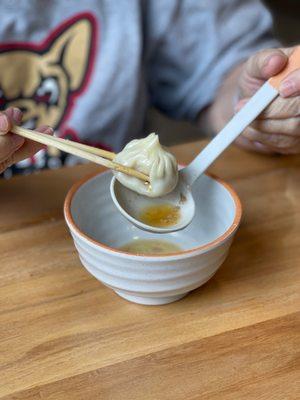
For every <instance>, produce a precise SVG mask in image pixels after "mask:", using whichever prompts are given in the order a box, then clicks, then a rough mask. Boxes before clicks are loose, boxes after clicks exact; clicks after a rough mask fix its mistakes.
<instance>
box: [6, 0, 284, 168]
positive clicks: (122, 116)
mask: <svg viewBox="0 0 300 400" xmlns="http://www.w3.org/2000/svg"><path fill="white" fill-rule="evenodd" d="M271 27H272V21H271V18H270V15H269V13H268V11H267V10H266V9H265V8H264V7H263V6H262V4H261V3H260V1H258V0H243V1H240V0H84V1H78V0H64V1H59V0H1V2H0V107H1V109H3V108H6V107H9V106H17V107H20V108H21V109H23V111H24V122H25V125H26V126H27V127H30V128H35V127H37V126H38V125H41V124H49V125H51V126H52V127H54V128H55V130H56V133H57V135H59V136H62V137H69V138H71V139H73V140H80V141H82V142H86V143H89V144H92V145H99V146H104V147H105V146H107V147H110V148H112V149H113V150H115V151H117V150H119V149H120V148H121V147H122V146H123V145H124V144H125V143H126V142H127V141H128V140H130V139H132V138H133V137H139V136H141V135H144V134H145V132H144V129H143V125H144V119H145V113H146V111H147V108H148V107H149V105H154V106H156V107H157V108H159V109H160V110H161V111H163V112H164V113H166V114H167V115H169V116H171V117H172V118H177V119H186V120H190V121H194V120H195V119H196V116H197V114H198V113H199V111H201V109H203V108H204V107H206V106H208V105H209V104H210V103H211V102H212V101H213V99H214V96H215V94H216V91H217V88H218V86H219V85H220V83H221V82H222V79H223V77H224V75H226V74H227V73H228V72H229V71H230V69H232V68H233V67H234V66H235V65H236V64H238V63H240V62H241V61H242V60H244V59H246V58H247V57H249V55H251V54H252V53H254V52H255V51H257V50H259V49H261V48H266V47H272V46H274V45H275V44H276V42H275V41H274V40H273V38H272V34H271ZM44 157H45V154H44V153H43V152H41V153H40V154H39V155H38V156H37V157H36V158H35V163H36V167H44V166H45V160H44ZM31 161H33V160H31ZM29 165H30V162H29V160H27V161H25V162H23V163H21V164H19V167H20V168H25V167H28V166H29Z"/></svg>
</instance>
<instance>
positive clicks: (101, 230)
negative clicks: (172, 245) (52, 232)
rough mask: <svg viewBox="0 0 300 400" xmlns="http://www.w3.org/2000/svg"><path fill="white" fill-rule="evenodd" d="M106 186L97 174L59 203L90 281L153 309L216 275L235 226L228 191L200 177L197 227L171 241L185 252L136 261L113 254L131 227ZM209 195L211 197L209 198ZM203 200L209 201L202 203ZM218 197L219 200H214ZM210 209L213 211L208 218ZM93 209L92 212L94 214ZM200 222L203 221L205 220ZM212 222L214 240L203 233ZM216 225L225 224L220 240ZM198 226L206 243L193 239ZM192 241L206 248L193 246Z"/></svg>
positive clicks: (136, 258)
mask: <svg viewBox="0 0 300 400" xmlns="http://www.w3.org/2000/svg"><path fill="white" fill-rule="evenodd" d="M109 182H110V175H108V174H100V175H98V176H96V177H94V178H92V179H90V180H88V181H86V182H81V183H79V184H77V185H75V187H73V188H72V189H71V190H70V192H69V194H68V196H67V199H66V202H65V218H66V222H67V225H68V227H69V229H70V232H71V234H72V237H73V240H74V244H75V246H76V249H77V251H78V254H79V257H80V260H81V262H82V264H83V266H84V267H85V268H86V269H87V271H88V272H90V273H91V274H92V275H93V276H94V277H95V278H96V279H98V280H99V281H100V282H102V283H103V284H104V285H106V286H107V287H109V288H111V289H113V290H114V291H115V292H116V293H117V294H118V295H120V296H121V297H123V298H125V299H127V300H129V301H133V302H135V303H139V304H147V305H159V304H167V303H171V302H173V301H175V300H178V299H180V298H182V297H183V296H185V295H186V294H187V293H189V292H190V291H191V290H194V289H196V288H198V287H200V286H201V285H203V284H204V283H205V282H207V281H208V280H209V279H210V278H211V277H212V276H213V275H214V274H215V273H216V271H217V270H218V268H219V267H220V265H221V264H222V263H223V261H224V260H225V258H226V256H227V254H228V250H229V247H230V245H231V242H232V240H233V236H234V234H235V232H236V230H237V228H238V224H239V222H240V210H239V211H238V212H236V210H235V208H238V207H239V201H238V199H237V200H235V199H233V197H234V195H235V194H234V192H233V191H232V192H230V190H231V189H230V188H229V189H228V188H227V187H226V186H225V184H223V186H222V184H220V182H218V181H217V180H215V179H212V178H210V177H205V181H203V182H202V187H203V185H204V184H205V185H208V186H207V188H206V190H205V191H201V192H199V193H198V194H197V193H196V195H197V196H198V199H201V202H200V203H201V210H203V208H205V204H206V203H209V205H207V204H206V207H207V210H205V211H204V212H203V215H200V217H199V214H198V217H197V218H200V221H201V222H202V224H199V221H197V219H195V220H194V222H193V223H192V224H191V225H190V227H189V228H188V229H187V230H184V231H181V232H180V233H178V236H176V241H179V243H180V242H181V244H184V247H185V249H186V250H185V251H182V252H178V253H174V254H170V255H163V256H142V255H132V254H128V253H125V252H122V251H118V250H117V248H118V243H122V241H123V242H124V240H125V239H128V237H129V236H130V235H131V236H132V231H131V228H132V225H131V224H130V223H129V222H128V221H126V220H125V219H124V218H123V217H121V216H120V214H119V212H118V211H117V210H116V209H115V207H114V206H113V204H112V202H111V199H110V197H109V193H108V190H107V187H108V185H109ZM212 193H213V196H214V197H211V196H212ZM214 193H216V195H214ZM201 196H203V198H201ZM205 196H206V197H207V196H210V197H207V199H206V197H205ZM220 196H221V197H222V196H223V197H224V199H223V198H222V199H219V197H220ZM235 196H236V195H235ZM210 204H213V206H211V205H210ZM87 205H88V206H87ZM211 207H214V209H215V211H214V213H212V214H211V216H208V214H209V210H210V208H211ZM93 208H94V209H95V210H97V212H96V214H95V212H94V211H93ZM237 214H239V215H238V216H237V217H236V215H237ZM97 217H98V218H99V219H98V220H97V219H96V218H97ZM206 217H207V218H208V219H207V220H206V221H205V218H206ZM212 219H215V220H216V221H217V222H216V227H215V228H214V229H215V230H216V231H217V232H220V233H221V235H220V236H216V237H214V236H213V235H212V233H211V230H210V229H208V228H209V226H208V223H209V222H210V221H211V220H212ZM222 219H223V220H224V221H223V222H222ZM232 221H233V223H232ZM204 222H205V223H204ZM220 223H222V224H223V223H224V224H225V223H226V224H229V225H228V226H230V224H231V226H230V228H227V231H226V233H223V235H222V229H223V228H222V227H221V225H220ZM226 224H225V225H226ZM200 225H203V226H204V228H205V229H204V228H203V227H202V228H203V229H202V230H203V232H204V233H203V232H202V236H203V235H206V236H208V235H210V237H209V239H208V241H207V242H205V239H206V236H205V237H204V239H203V237H202V239H201V238H200V236H199V235H200V234H201V232H200V231H201V226H200ZM225 225H224V226H225ZM226 226H227V225H226ZM135 229H136V228H135ZM139 232H140V233H139ZM137 233H138V234H140V235H146V233H143V232H142V231H139V230H138V232H135V233H134V235H136V234H137ZM176 235H177V234H176ZM156 236H158V237H159V238H162V237H161V236H160V235H156ZM164 237H165V236H164ZM171 238H173V237H171ZM214 239H216V240H214ZM102 240H103V242H102ZM174 240H175V239H174ZM201 240H202V242H201ZM198 242H199V243H200V244H201V243H209V245H207V246H205V245H202V246H201V245H198V246H197V243H198ZM107 243H115V246H116V247H114V246H113V247H111V246H108V245H107Z"/></svg>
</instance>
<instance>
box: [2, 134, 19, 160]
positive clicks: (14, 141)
mask: <svg viewBox="0 0 300 400" xmlns="http://www.w3.org/2000/svg"><path fill="white" fill-rule="evenodd" d="M23 143H24V139H23V138H21V137H20V136H17V135H12V134H11V133H8V134H6V135H5V136H0V163H2V162H3V161H5V160H6V159H8V158H10V157H11V155H12V154H13V153H14V152H15V151H16V150H18V148H20V147H21V146H22V144H23Z"/></svg>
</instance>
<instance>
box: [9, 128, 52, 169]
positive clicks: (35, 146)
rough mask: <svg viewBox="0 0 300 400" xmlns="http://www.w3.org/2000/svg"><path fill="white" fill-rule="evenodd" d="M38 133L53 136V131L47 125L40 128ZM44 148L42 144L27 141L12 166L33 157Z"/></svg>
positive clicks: (15, 155)
mask: <svg viewBox="0 0 300 400" xmlns="http://www.w3.org/2000/svg"><path fill="white" fill-rule="evenodd" d="M37 131H38V132H41V133H46V134H47V135H53V129H52V128H51V127H50V126H47V125H42V126H40V127H39V128H38V129H37ZM43 147H44V145H42V144H40V143H37V142H34V141H32V140H26V141H25V143H24V145H23V146H22V147H21V148H20V149H19V150H18V151H17V152H15V154H14V157H13V162H12V164H14V163H16V162H19V161H21V160H24V159H25V158H28V157H31V156H33V155H34V154H35V153H37V152H38V151H39V150H41V149H42V148H43Z"/></svg>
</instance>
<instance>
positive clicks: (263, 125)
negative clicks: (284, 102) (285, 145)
mask: <svg viewBox="0 0 300 400" xmlns="http://www.w3.org/2000/svg"><path fill="white" fill-rule="evenodd" d="M251 126H252V128H254V129H255V130H257V131H260V132H263V133H269V134H277V132H278V133H280V134H282V135H286V136H292V137H298V138H300V118H299V117H295V118H286V119H257V120H256V121H254V122H253V123H252V124H251Z"/></svg>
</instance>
